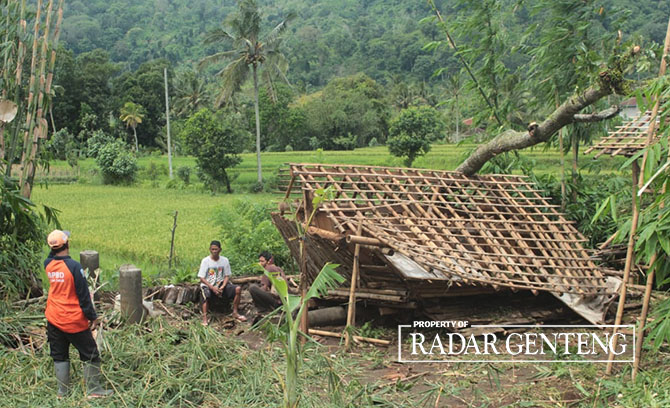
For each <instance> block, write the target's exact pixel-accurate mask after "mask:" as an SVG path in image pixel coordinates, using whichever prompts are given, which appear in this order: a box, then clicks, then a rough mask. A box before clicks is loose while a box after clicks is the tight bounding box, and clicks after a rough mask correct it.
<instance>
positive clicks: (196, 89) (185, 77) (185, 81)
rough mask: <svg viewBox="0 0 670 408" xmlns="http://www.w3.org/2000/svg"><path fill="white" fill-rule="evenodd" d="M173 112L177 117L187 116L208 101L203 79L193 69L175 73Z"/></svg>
mask: <svg viewBox="0 0 670 408" xmlns="http://www.w3.org/2000/svg"><path fill="white" fill-rule="evenodd" d="M174 88H175V98H176V100H175V102H174V112H175V113H176V114H177V116H178V117H189V116H191V114H193V113H195V112H197V111H199V110H200V109H201V108H205V107H207V106H208V105H209V103H210V96H209V92H208V91H207V88H206V87H205V81H204V80H203V79H202V77H201V76H200V75H199V74H198V72H196V71H195V70H186V71H184V72H181V73H180V74H178V75H177V83H176V85H175V87H174Z"/></svg>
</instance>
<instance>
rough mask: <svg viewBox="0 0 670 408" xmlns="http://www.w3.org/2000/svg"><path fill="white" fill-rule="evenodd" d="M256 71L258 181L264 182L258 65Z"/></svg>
mask: <svg viewBox="0 0 670 408" xmlns="http://www.w3.org/2000/svg"><path fill="white" fill-rule="evenodd" d="M253 71H254V111H255V113H256V166H257V167H258V182H259V183H262V182H263V175H262V173H261V116H260V114H259V113H258V72H257V71H256V65H253Z"/></svg>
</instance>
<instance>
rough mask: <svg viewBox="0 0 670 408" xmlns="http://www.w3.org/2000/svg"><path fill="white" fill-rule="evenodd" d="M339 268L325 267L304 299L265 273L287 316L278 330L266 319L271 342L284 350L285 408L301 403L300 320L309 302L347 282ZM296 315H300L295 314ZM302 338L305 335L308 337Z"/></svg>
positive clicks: (279, 280) (276, 277) (335, 266)
mask: <svg viewBox="0 0 670 408" xmlns="http://www.w3.org/2000/svg"><path fill="white" fill-rule="evenodd" d="M338 266H339V265H337V264H331V263H327V264H325V265H324V266H323V268H321V271H320V272H319V274H318V275H317V276H316V278H315V279H314V281H313V282H312V284H311V285H310V287H309V289H308V290H307V293H306V294H305V296H303V297H302V298H301V297H300V296H297V295H292V294H290V293H289V292H288V283H287V282H286V281H285V280H284V279H281V278H280V277H279V276H275V275H274V274H272V273H270V272H267V271H265V276H267V277H268V278H269V279H270V281H271V282H272V285H273V286H274V287H275V289H276V290H277V293H278V294H279V298H280V299H281V301H282V307H281V310H282V312H283V315H284V318H283V320H282V322H281V323H280V324H279V327H274V326H272V325H271V324H270V323H269V321H268V320H267V319H266V320H265V322H264V326H265V328H266V330H267V331H268V332H269V333H270V338H271V339H273V340H280V341H281V344H282V347H283V349H284V357H285V359H286V372H285V375H284V380H283V381H282V386H283V389H284V404H283V407H284V408H295V407H297V406H298V403H299V401H300V397H299V395H298V371H299V370H300V365H301V360H302V349H301V347H300V343H299V341H298V334H299V333H301V332H300V319H301V317H302V315H303V314H304V312H305V310H306V309H307V303H308V302H309V300H310V299H313V298H315V297H320V296H325V295H326V294H327V293H328V290H329V289H332V288H335V287H337V286H338V284H341V283H342V282H344V280H345V279H344V278H343V277H342V276H341V275H340V274H339V273H337V272H336V271H335V269H336V268H337V267H338ZM296 311H297V313H295V312H296ZM294 313H295V314H294ZM261 324H263V323H261ZM302 334H303V335H306V334H305V333H302Z"/></svg>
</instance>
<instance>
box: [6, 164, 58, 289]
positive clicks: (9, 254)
mask: <svg viewBox="0 0 670 408" xmlns="http://www.w3.org/2000/svg"><path fill="white" fill-rule="evenodd" d="M44 211H45V216H41V215H40V214H39V213H37V212H36V211H35V205H34V204H33V202H32V201H30V200H29V199H27V198H24V197H23V196H21V194H20V191H19V188H18V186H17V184H16V183H15V182H14V181H12V180H10V179H8V178H6V177H3V179H2V183H0V298H2V299H3V300H4V301H7V300H8V298H13V297H16V296H23V295H25V294H26V292H27V291H29V290H30V291H31V292H33V295H39V294H40V293H38V292H39V291H41V283H40V281H39V278H38V277H37V275H36V274H35V272H36V271H38V270H40V268H41V262H40V258H41V256H42V247H43V245H44V241H45V237H46V231H45V230H46V228H47V224H48V223H50V222H57V221H56V219H55V212H54V211H53V210H52V209H50V208H48V207H44Z"/></svg>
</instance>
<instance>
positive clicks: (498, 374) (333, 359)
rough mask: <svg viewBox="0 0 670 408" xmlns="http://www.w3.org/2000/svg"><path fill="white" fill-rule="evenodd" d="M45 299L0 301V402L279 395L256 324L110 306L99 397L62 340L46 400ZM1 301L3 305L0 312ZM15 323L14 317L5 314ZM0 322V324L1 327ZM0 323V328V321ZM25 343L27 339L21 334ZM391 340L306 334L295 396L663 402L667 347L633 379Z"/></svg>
mask: <svg viewBox="0 0 670 408" xmlns="http://www.w3.org/2000/svg"><path fill="white" fill-rule="evenodd" d="M43 308H44V304H43V303H42V304H33V305H30V306H28V307H27V308H25V309H22V310H6V309H3V310H2V311H0V312H1V313H0V323H3V322H5V321H8V322H9V321H12V322H17V321H21V322H22V323H21V326H20V327H17V328H16V330H15V332H20V333H22V334H21V336H22V338H23V339H24V344H25V346H24V347H16V346H12V347H6V346H4V345H2V344H0V371H1V372H2V373H3V378H8V379H11V381H0V400H1V401H2V403H0V406H7V407H37V406H39V407H49V406H59V407H87V406H90V407H140V406H147V407H159V406H160V407H220V406H225V407H274V406H279V405H280V404H281V397H282V390H281V383H280V380H279V377H278V373H281V372H282V371H283V370H284V366H285V363H284V361H283V358H282V353H281V350H280V348H279V346H278V345H277V344H268V343H266V342H264V341H263V340H260V339H258V338H257V337H256V336H255V335H246V334H244V335H242V336H237V335H235V332H236V331H240V330H239V327H238V328H237V329H236V330H235V331H233V330H220V329H219V328H216V327H214V326H209V327H203V326H202V325H200V324H199V323H198V319H197V318H193V319H191V320H181V319H179V318H175V319H166V318H165V317H157V318H154V319H152V320H150V321H148V322H146V323H144V324H142V325H127V326H123V325H122V326H118V325H115V324H109V322H110V321H114V312H113V311H111V310H109V308H107V307H104V308H99V310H101V311H102V315H103V317H104V318H105V320H106V321H107V322H108V323H107V324H108V326H106V329H105V331H104V339H105V347H103V348H102V359H103V373H104V376H105V378H106V383H107V384H108V385H109V387H111V388H113V389H114V390H115V394H114V395H113V396H112V397H110V398H107V399H102V400H95V401H90V402H89V401H86V400H85V399H84V394H85V384H84V383H83V379H82V375H81V372H82V366H81V362H80V361H79V359H78V357H77V356H76V352H75V351H74V350H71V361H72V383H73V389H72V394H71V396H70V397H68V398H66V399H64V400H62V401H58V402H56V400H55V394H56V380H55V378H54V377H53V366H52V361H51V358H50V357H49V355H48V347H47V346H46V338H45V337H46V336H45V331H44V328H43V319H36V318H35V317H34V316H36V315H37V316H39V315H40V314H41V311H42V310H43ZM3 313H8V314H3ZM9 324H15V323H9ZM1 331H2V328H1V327H0V332H1ZM0 334H1V333H0ZM30 344H32V346H30ZM394 351H395V347H393V346H392V347H390V348H389V349H379V348H375V347H372V346H357V347H356V348H355V349H354V351H353V352H352V353H346V352H344V351H343V350H342V348H339V347H337V346H321V345H315V344H312V343H308V348H307V349H306V352H305V358H304V360H303V366H302V371H301V383H300V384H301V392H300V395H301V406H302V407H321V408H330V407H333V408H335V407H373V406H374V407H408V406H412V407H434V406H471V407H524V406H525V407H561V406H563V407H567V406H571V407H594V406H595V407H605V406H611V407H666V406H668V404H670V386H668V383H669V382H670V371H668V370H667V369H666V368H667V364H668V363H670V355H668V353H667V349H666V350H661V351H659V352H650V351H647V352H645V353H643V363H642V367H643V371H641V372H640V374H639V377H638V380H637V381H636V382H632V381H630V380H629V378H630V367H628V366H625V365H617V366H616V368H617V370H620V371H619V372H617V373H616V374H615V375H613V376H611V377H605V376H604V375H603V372H604V369H605V368H604V365H602V364H599V365H596V364H569V363H552V364H545V365H539V364H538V365H530V364H519V363H517V364H514V363H500V364H495V365H493V364H485V363H467V362H462V363H456V364H437V363H432V364H403V365H401V364H396V363H395V359H396V356H397V355H396V353H395V352H394Z"/></svg>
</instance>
